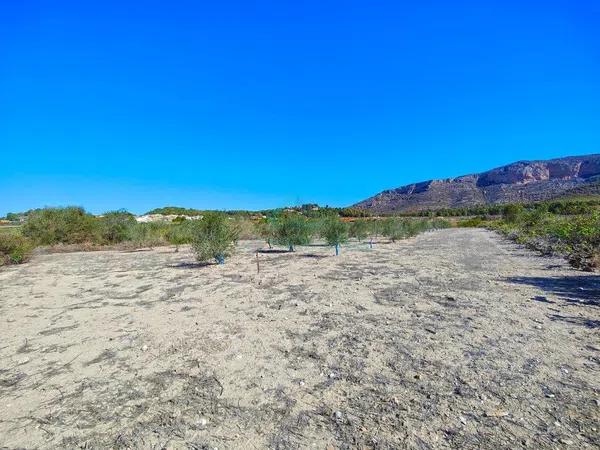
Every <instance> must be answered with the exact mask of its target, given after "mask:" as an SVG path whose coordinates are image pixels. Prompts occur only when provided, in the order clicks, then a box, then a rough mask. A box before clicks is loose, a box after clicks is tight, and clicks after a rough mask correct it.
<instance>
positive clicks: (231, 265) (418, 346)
mask: <svg viewBox="0 0 600 450" xmlns="http://www.w3.org/2000/svg"><path fill="white" fill-rule="evenodd" d="M261 245H262V244H261V243H260V242H243V243H241V244H240V249H239V252H238V254H237V255H236V256H235V257H234V258H232V259H231V260H229V261H228V262H227V264H226V265H224V266H215V265H211V266H206V267H200V266H197V265H194V264H191V263H192V261H193V258H192V255H191V254H190V253H189V250H187V249H184V250H182V251H181V252H180V253H174V252H173V249H170V248H161V249H155V250H152V251H140V252H133V253H126V252H96V253H72V254H53V255H40V256H38V257H36V258H35V259H34V260H33V261H32V262H31V263H29V264H27V265H23V266H19V267H10V268H4V269H2V270H1V271H0V317H1V319H0V321H1V322H0V325H1V326H0V337H1V341H0V447H3V446H4V447H8V448H14V447H26V448H36V447H39V448H57V447H61V448H64V447H66V448H77V447H83V448H108V447H112V448H195V449H197V448H216V447H218V448H219V449H224V448H244V449H251V448H281V449H284V448H285V449H287V448H320V449H325V448H329V449H331V448H421V449H425V448H494V449H495V448H518V447H530V448H534V449H539V448H574V449H575V448H594V447H598V446H600V421H599V419H600V406H599V405H600V339H599V331H600V277H599V276H598V275H597V274H589V273H583V272H577V271H574V270H571V269H569V268H568V267H566V265H565V264H564V263H563V262H562V261H560V260H556V259H548V258H541V257H538V256H535V255H534V254H532V253H529V252H527V251H525V250H522V249H520V248H518V247H517V246H515V245H513V244H511V243H508V242H506V241H503V240H502V239H501V238H500V237H498V236H497V235H495V234H492V233H490V232H487V231H484V230H468V229H451V230H441V231H436V232H431V233H426V234H424V235H421V236H419V237H417V238H415V239H411V240H407V241H403V242H398V243H395V244H386V243H381V244H376V245H375V246H374V248H373V249H372V250H369V249H368V248H367V246H366V245H364V244H359V243H353V244H349V245H348V246H347V247H345V248H343V249H342V254H341V255H340V256H339V257H337V258H336V257H334V256H331V255H332V253H333V250H332V249H331V248H327V247H323V246H311V247H304V248H301V249H299V251H298V252H296V253H295V254H289V253H285V252H272V253H261V254H260V256H259V259H260V264H261V266H260V267H261V271H260V274H257V271H256V259H255V253H254V251H255V249H256V248H257V247H258V246H261Z"/></svg>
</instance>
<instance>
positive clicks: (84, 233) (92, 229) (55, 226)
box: [23, 207, 100, 245]
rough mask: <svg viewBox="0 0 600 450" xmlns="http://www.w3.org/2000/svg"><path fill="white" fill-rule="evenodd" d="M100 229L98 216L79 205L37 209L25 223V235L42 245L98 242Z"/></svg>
mask: <svg viewBox="0 0 600 450" xmlns="http://www.w3.org/2000/svg"><path fill="white" fill-rule="evenodd" d="M99 230H100V229H99V222H98V221H97V220H96V218H95V217H94V216H92V215H91V214H88V213H86V212H85V210H84V209H83V208H77V207H67V208H44V209H39V210H35V211H32V212H31V213H30V214H29V215H28V217H27V221H26V222H25V225H23V235H24V236H26V237H28V238H30V239H31V240H32V241H34V242H36V243H37V244H41V245H53V244H59V243H62V244H80V243H83V242H97V241H98V240H99V234H100V233H99Z"/></svg>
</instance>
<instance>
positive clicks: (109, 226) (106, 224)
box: [99, 210, 136, 244]
mask: <svg viewBox="0 0 600 450" xmlns="http://www.w3.org/2000/svg"><path fill="white" fill-rule="evenodd" d="M135 224H136V221H135V217H134V215H133V214H131V213H129V212H127V211H124V210H119V211H110V212H107V213H104V214H103V216H102V217H101V218H100V219H99V226H100V235H101V237H102V240H103V241H104V242H107V243H109V244H116V243H119V242H123V241H124V240H126V239H127V238H128V236H129V229H130V228H131V227H132V226H134V225H135Z"/></svg>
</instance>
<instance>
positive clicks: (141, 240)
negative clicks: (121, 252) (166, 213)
mask: <svg viewBox="0 0 600 450" xmlns="http://www.w3.org/2000/svg"><path fill="white" fill-rule="evenodd" d="M170 227H171V225H170V224H168V223H163V222H148V223H135V224H133V225H132V226H130V227H129V228H128V230H127V231H128V232H127V240H128V241H130V242H131V244H133V246H135V247H137V248H142V247H149V248H153V247H156V246H159V245H166V244H168V239H167V233H168V231H169V229H170Z"/></svg>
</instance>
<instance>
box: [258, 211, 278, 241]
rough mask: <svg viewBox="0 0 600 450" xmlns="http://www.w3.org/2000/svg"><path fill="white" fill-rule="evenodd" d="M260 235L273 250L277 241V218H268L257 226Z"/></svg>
mask: <svg viewBox="0 0 600 450" xmlns="http://www.w3.org/2000/svg"><path fill="white" fill-rule="evenodd" d="M256 228H257V230H258V234H259V235H260V237H262V238H263V239H264V240H265V242H266V243H267V245H268V246H269V248H273V241H275V240H276V233H277V218H275V217H267V218H266V219H263V220H261V221H260V222H258V223H257V224H256Z"/></svg>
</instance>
